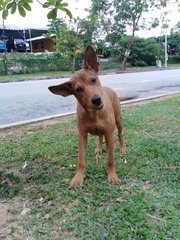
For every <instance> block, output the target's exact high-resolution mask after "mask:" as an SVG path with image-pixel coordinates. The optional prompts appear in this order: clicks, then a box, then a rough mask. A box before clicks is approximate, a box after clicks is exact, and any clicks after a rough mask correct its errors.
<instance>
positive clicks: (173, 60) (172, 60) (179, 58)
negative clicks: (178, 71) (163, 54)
mask: <svg viewBox="0 0 180 240" xmlns="http://www.w3.org/2000/svg"><path fill="white" fill-rule="evenodd" d="M168 63H170V64H171V63H172V64H174V63H180V55H176V56H169V57H168Z"/></svg>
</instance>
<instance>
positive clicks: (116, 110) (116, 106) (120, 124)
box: [114, 98, 127, 154]
mask: <svg viewBox="0 0 180 240" xmlns="http://www.w3.org/2000/svg"><path fill="white" fill-rule="evenodd" d="M114 114H115V121H116V126H117V129H118V139H119V150H120V152H121V153H123V154H126V153H127V147H126V144H125V143H124V139H123V121H122V115H121V105H120V102H119V99H118V98H117V99H116V100H115V102H114Z"/></svg>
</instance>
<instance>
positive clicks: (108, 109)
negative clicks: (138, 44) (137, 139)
mask: <svg viewBox="0 0 180 240" xmlns="http://www.w3.org/2000/svg"><path fill="white" fill-rule="evenodd" d="M98 71H99V63H98V60H97V56H96V53H95V51H94V50H93V48H92V47H90V46H89V47H88V48H87V50H86V53H85V59H84V68H83V69H82V70H80V71H78V72H76V73H74V74H73V75H72V77H71V79H70V80H69V81H68V82H65V83H63V84H60V85H57V86H52V87H49V90H50V91H51V92H52V93H54V94H57V95H61V96H63V97H67V96H69V95H74V96H75V97H76V99H77V101H78V104H77V121H78V130H79V132H78V150H79V151H78V165H77V172H76V174H75V176H74V178H73V179H72V181H71V183H70V186H71V188H76V187H78V186H82V184H83V181H84V175H85V165H86V146H87V135H88V133H91V134H93V135H97V136H98V137H99V142H98V145H97V147H96V149H95V155H96V158H98V156H99V154H100V153H101V152H102V141H103V136H105V140H106V146H107V155H108V182H109V183H113V184H118V183H119V178H118V177H117V174H116V170H115V160H114V130H115V126H117V129H118V137H119V147H120V152H121V153H126V152H127V149H126V146H125V144H124V141H123V136H122V117H121V106H120V102H119V98H118V96H117V95H116V93H115V92H114V91H113V90H112V89H110V88H107V87H102V86H101V82H100V80H99V77H98Z"/></svg>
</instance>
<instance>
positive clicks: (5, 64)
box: [2, 19, 8, 75]
mask: <svg viewBox="0 0 180 240" xmlns="http://www.w3.org/2000/svg"><path fill="white" fill-rule="evenodd" d="M2 24H3V44H4V60H3V62H4V70H5V74H6V75H7V73H8V69H7V54H6V40H5V24H4V19H2Z"/></svg>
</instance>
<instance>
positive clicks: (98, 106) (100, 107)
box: [93, 103, 104, 110]
mask: <svg viewBox="0 0 180 240" xmlns="http://www.w3.org/2000/svg"><path fill="white" fill-rule="evenodd" d="M103 106H104V104H103V103H99V104H96V105H94V106H93V108H94V109H95V110H100V109H102V108H103Z"/></svg>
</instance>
